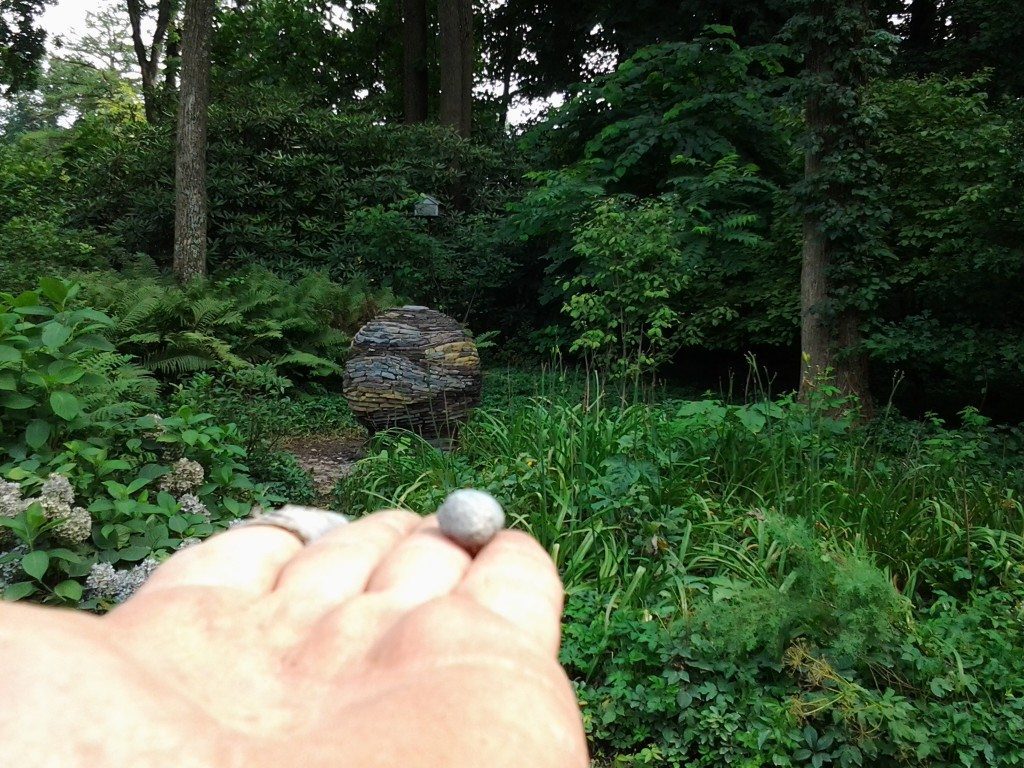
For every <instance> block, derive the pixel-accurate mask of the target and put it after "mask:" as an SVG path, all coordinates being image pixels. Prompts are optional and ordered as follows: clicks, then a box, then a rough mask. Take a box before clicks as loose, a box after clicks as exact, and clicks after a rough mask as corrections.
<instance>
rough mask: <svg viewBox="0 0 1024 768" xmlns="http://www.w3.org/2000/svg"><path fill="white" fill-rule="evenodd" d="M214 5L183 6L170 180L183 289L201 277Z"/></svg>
mask: <svg viewBox="0 0 1024 768" xmlns="http://www.w3.org/2000/svg"><path fill="white" fill-rule="evenodd" d="M214 1H215V0H187V2H186V4H185V22H184V26H183V30H182V38H181V88H180V92H179V95H178V141H177V148H176V153H175V174H174V276H175V277H176V278H177V279H178V281H179V282H180V283H183V284H184V283H189V282H191V281H193V280H195V279H197V278H202V277H203V276H205V275H206V217H207V212H206V206H207V197H206V122H207V112H208V110H209V103H210V34H211V28H212V26H213V5H214Z"/></svg>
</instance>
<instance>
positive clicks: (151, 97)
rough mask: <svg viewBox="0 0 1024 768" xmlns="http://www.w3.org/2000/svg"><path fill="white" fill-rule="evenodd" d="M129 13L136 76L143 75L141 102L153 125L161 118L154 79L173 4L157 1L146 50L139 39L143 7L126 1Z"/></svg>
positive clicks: (138, 1)
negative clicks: (136, 62)
mask: <svg viewBox="0 0 1024 768" xmlns="http://www.w3.org/2000/svg"><path fill="white" fill-rule="evenodd" d="M125 6H126V7H127V9H128V21H129V22H130V23H131V28H132V47H133V48H134V49H135V58H136V59H137V60H138V62H139V73H140V74H141V75H142V101H143V103H144V105H145V110H146V122H148V123H151V124H152V123H155V122H157V120H158V119H159V118H160V110H159V108H158V104H157V95H158V94H157V78H158V77H159V75H160V53H161V51H162V50H163V42H164V37H165V36H166V34H167V27H168V25H169V24H170V23H171V19H172V17H173V16H174V12H175V10H176V8H175V6H176V0H160V2H159V3H158V4H157V8H156V27H155V28H154V29H153V41H152V43H151V44H150V46H149V48H147V47H146V43H145V42H144V41H143V39H142V21H143V19H142V16H143V6H142V3H141V0H125Z"/></svg>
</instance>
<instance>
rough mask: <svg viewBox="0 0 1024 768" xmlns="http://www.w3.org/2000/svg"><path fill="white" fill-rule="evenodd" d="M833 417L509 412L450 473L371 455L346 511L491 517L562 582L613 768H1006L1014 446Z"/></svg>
mask: <svg viewBox="0 0 1024 768" xmlns="http://www.w3.org/2000/svg"><path fill="white" fill-rule="evenodd" d="M609 403H611V404H609ZM833 405H834V403H829V402H819V403H816V404H812V405H809V406H807V405H801V404H799V403H796V402H794V401H792V400H788V399H782V400H778V401H769V400H763V401H759V402H755V403H752V404H749V405H729V404H725V403H722V402H721V401H716V400H697V401H683V402H679V401H667V402H662V403H658V404H655V405H650V404H643V403H639V404H633V405H628V406H622V405H620V404H618V396H617V395H615V396H614V397H612V398H609V401H602V400H601V399H600V398H598V399H597V400H596V401H592V402H591V403H590V404H589V405H587V404H582V403H581V402H578V401H576V402H574V401H573V400H572V399H566V398H564V397H562V398H556V399H548V398H540V397H538V398H537V399H535V400H533V401H529V400H527V401H523V400H522V399H514V400H512V401H510V402H509V403H508V404H507V406H506V407H505V408H491V409H487V410H484V411H482V412H479V413H478V414H477V415H476V416H475V417H474V419H473V421H472V422H471V423H470V424H469V426H468V427H467V428H466V430H465V432H464V434H463V436H462V440H461V444H460V447H459V448H458V449H457V450H455V451H453V452H451V453H442V452H440V451H438V450H436V449H435V448H433V447H431V446H430V445H428V444H426V443H424V442H423V441H422V440H420V439H419V438H417V437H416V436H414V435H411V434H408V433H393V434H388V435H383V436H381V437H379V438H377V439H376V440H375V441H374V442H372V443H371V446H372V447H371V449H370V450H369V453H368V455H367V457H366V458H365V459H363V460H362V461H360V462H359V463H358V464H357V466H356V469H355V472H354V474H353V475H352V476H350V477H348V478H346V479H344V480H343V481H342V482H341V483H340V484H339V487H338V489H337V501H338V507H339V508H343V509H347V510H350V511H352V512H359V511H370V510H373V509H377V508H379V507H381V506H386V505H400V506H405V507H408V508H411V509H414V510H420V511H427V510H432V509H434V508H436V506H437V504H438V503H439V502H440V501H441V500H442V499H443V498H444V496H445V495H446V493H448V492H449V491H451V490H453V489H455V488H459V487H465V486H468V485H472V486H474V487H479V488H485V489H487V490H489V491H490V492H491V493H493V494H494V495H495V496H496V497H497V498H499V499H500V500H501V501H502V503H503V504H504V505H505V507H506V512H507V514H509V516H510V517H511V519H512V520H513V524H514V525H516V526H517V527H521V528H523V529H524V530H527V531H529V532H531V533H532V534H533V535H534V536H536V537H537V538H538V539H539V540H540V541H541V542H542V543H543V544H544V545H545V546H546V547H547V548H548V550H549V552H550V553H551V554H552V557H553V558H554V559H555V561H556V563H557V564H558V567H559V571H560V572H561V573H562V575H563V578H564V579H565V581H566V586H567V593H568V603H567V613H566V620H565V623H564V625H563V630H564V633H565V644H564V647H563V651H562V661H563V663H564V664H566V666H567V668H568V669H569V671H570V674H571V675H572V677H573V679H574V682H575V684H576V686H577V692H578V695H579V698H580V701H581V704H582V706H583V712H584V719H585V722H586V725H587V730H588V734H589V736H590V739H591V744H592V748H593V749H594V751H595V753H596V755H597V757H598V758H599V759H602V760H609V761H614V763H615V764H616V765H724V764H729V765H751V766H753V765H805V764H806V765H841V766H852V765H883V764H889V763H890V762H892V761H894V762H897V763H900V764H915V765H927V766H946V765H969V764H974V763H975V762H980V761H984V762H986V763H987V764H993V765H1015V764H1017V763H1018V762H1019V761H1020V759H1021V757H1022V755H1021V752H1020V739H1021V734H1022V728H1024V717H1022V712H1024V702H1022V700H1021V694H1020V683H1021V682H1022V681H1024V663H1022V661H1021V635H1020V633H1019V632H1018V631H1017V630H1018V629H1019V627H1020V626H1021V621H1022V620H1024V603H1022V602H1021V598H1022V596H1024V580H1022V577H1024V569H1022V563H1024V509H1022V505H1021V500H1020V499H1021V492H1022V490H1024V477H1022V476H1021V473H1020V471H1019V469H1018V465H1017V461H1016V458H1015V457H1016V456H1017V455H1018V454H1017V450H1018V448H1017V445H1016V440H1017V436H1016V435H1014V434H1008V433H1002V432H1000V431H998V430H995V429H994V428H992V427H991V425H989V424H988V423H987V422H986V421H985V420H984V419H982V418H979V417H978V416H977V414H975V413H972V412H968V413H965V414H964V426H962V427H960V428H957V429H953V428H950V427H948V426H947V425H945V424H943V423H942V422H940V421H938V420H936V421H933V422H932V423H931V424H930V425H926V426H921V425H917V424H913V423H908V422H903V421H900V420H893V421H890V422H886V423H879V424H874V425H871V426H870V427H865V426H857V425H855V424H854V423H853V420H852V418H850V417H848V416H847V417H837V416H835V415H832V414H833V413H834V411H833V410H832V406H833ZM965 713H969V714H965Z"/></svg>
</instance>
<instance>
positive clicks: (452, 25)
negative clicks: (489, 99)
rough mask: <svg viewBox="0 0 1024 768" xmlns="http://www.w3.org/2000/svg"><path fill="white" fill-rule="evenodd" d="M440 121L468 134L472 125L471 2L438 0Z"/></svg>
mask: <svg viewBox="0 0 1024 768" xmlns="http://www.w3.org/2000/svg"><path fill="white" fill-rule="evenodd" d="M438 18H439V22H440V33H441V125H447V126H450V127H451V128H453V129H454V130H455V131H457V132H458V134H459V135H460V136H464V137H468V136H469V135H470V133H471V132H472V127H473V65H474V63H475V62H474V56H473V5H472V2H471V0H440V2H439V3H438Z"/></svg>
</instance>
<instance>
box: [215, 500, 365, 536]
mask: <svg viewBox="0 0 1024 768" xmlns="http://www.w3.org/2000/svg"><path fill="white" fill-rule="evenodd" d="M346 523H348V518H347V517H345V516H344V515H342V514H339V513H338V512H329V511H327V510H326V509H316V508H314V507H301V506H299V505H298V504H286V505H285V506H283V507H281V508H280V509H275V510H272V511H270V512H264V513H262V514H258V515H255V516H253V517H249V518H246V519H245V520H242V521H241V522H239V523H236V524H235V527H236V528H242V527H249V526H252V525H270V526H273V527H275V528H281V529H283V530H286V531H288V533H290V534H292V535H294V536H296V537H298V539H299V541H301V542H302V543H303V544H304V545H305V544H309V543H310V542H312V541H316V540H317V539H319V538H320V537H321V536H323V535H325V534H327V533H329V532H330V531H332V530H334V529H335V528H337V527H338V526H341V525H345V524H346Z"/></svg>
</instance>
